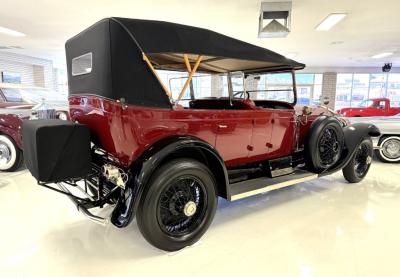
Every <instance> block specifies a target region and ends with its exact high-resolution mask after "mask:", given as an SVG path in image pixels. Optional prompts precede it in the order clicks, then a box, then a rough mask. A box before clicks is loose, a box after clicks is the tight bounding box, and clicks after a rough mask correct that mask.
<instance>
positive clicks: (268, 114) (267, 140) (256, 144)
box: [249, 108, 274, 162]
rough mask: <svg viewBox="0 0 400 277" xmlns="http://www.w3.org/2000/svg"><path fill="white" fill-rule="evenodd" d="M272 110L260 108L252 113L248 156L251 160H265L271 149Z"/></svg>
mask: <svg viewBox="0 0 400 277" xmlns="http://www.w3.org/2000/svg"><path fill="white" fill-rule="evenodd" d="M273 125H274V110H273V109H267V108H262V109H259V110H257V111H255V112H254V114H253V134H252V138H251V147H250V149H249V150H250V151H249V158H250V159H251V161H252V162H255V161H261V160H266V159H268V157H269V153H270V150H271V138H272V129H273Z"/></svg>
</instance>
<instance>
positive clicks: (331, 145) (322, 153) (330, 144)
mask: <svg viewBox="0 0 400 277" xmlns="http://www.w3.org/2000/svg"><path fill="white" fill-rule="evenodd" d="M317 151H318V154H319V158H320V162H321V165H322V166H323V167H325V168H328V167H330V166H332V165H334V164H335V163H336V162H337V161H338V160H339V158H340V152H341V145H340V143H339V140H338V134H337V131H336V129H335V128H331V127H327V128H326V129H324V131H323V133H322V134H321V136H320V139H319V141H318V149H317Z"/></svg>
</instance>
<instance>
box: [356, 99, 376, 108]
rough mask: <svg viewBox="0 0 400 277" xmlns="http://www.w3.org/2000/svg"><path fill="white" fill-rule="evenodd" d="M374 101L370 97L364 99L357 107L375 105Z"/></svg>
mask: <svg viewBox="0 0 400 277" xmlns="http://www.w3.org/2000/svg"><path fill="white" fill-rule="evenodd" d="M373 103H374V101H372V100H370V99H368V100H364V101H362V102H361V103H360V104H358V106H357V107H359V108H367V107H371V106H372V105H373Z"/></svg>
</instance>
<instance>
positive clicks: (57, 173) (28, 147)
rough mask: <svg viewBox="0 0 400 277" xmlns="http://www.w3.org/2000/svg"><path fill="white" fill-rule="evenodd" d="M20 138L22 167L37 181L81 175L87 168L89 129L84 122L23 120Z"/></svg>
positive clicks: (51, 180) (87, 170)
mask: <svg viewBox="0 0 400 277" xmlns="http://www.w3.org/2000/svg"><path fill="white" fill-rule="evenodd" d="M22 140H23V148H24V149H23V150H24V157H25V164H26V167H27V168H28V169H29V171H30V172H31V174H32V175H33V177H35V178H36V179H37V180H38V181H40V182H45V183H53V182H60V181H65V180H68V179H75V178H82V177H85V176H87V174H88V173H89V172H90V131H89V129H88V128H87V127H86V126H85V125H81V124H76V123H73V122H70V121H62V120H57V119H44V120H27V121H25V122H24V123H23V125H22Z"/></svg>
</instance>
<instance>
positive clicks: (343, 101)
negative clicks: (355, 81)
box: [335, 87, 351, 110]
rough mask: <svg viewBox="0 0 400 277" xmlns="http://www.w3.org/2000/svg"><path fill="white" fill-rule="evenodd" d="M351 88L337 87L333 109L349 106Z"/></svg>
mask: <svg viewBox="0 0 400 277" xmlns="http://www.w3.org/2000/svg"><path fill="white" fill-rule="evenodd" d="M350 96H351V88H346V87H338V88H337V89H336V101H335V109H336V110H338V109H341V108H347V107H350Z"/></svg>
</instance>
